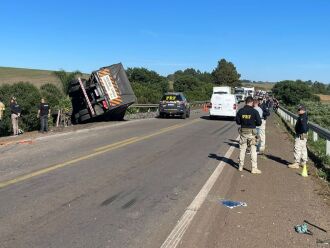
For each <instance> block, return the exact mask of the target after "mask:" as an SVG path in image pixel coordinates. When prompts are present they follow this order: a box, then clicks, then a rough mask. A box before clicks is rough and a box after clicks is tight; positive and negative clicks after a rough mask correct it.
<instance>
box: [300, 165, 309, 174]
mask: <svg viewBox="0 0 330 248" xmlns="http://www.w3.org/2000/svg"><path fill="white" fill-rule="evenodd" d="M301 176H302V177H308V172H307V165H306V164H304V166H303V169H302V172H301Z"/></svg>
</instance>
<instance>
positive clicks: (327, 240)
mask: <svg viewBox="0 0 330 248" xmlns="http://www.w3.org/2000/svg"><path fill="white" fill-rule="evenodd" d="M316 243H317V244H324V245H330V239H325V240H321V239H317V240H316Z"/></svg>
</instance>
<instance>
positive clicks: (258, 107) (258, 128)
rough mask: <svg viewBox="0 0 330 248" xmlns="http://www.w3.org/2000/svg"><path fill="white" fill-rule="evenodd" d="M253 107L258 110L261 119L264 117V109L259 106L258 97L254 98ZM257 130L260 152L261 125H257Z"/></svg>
mask: <svg viewBox="0 0 330 248" xmlns="http://www.w3.org/2000/svg"><path fill="white" fill-rule="evenodd" d="M253 108H254V109H255V110H257V111H258V113H259V116H260V119H262V116H263V111H262V109H261V108H260V106H259V100H258V99H254V100H253ZM256 131H257V135H256V137H257V153H259V152H260V143H261V142H260V127H256Z"/></svg>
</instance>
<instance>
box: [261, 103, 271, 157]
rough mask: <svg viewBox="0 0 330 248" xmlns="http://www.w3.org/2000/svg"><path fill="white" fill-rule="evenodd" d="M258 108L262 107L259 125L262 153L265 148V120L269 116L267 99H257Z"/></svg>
mask: <svg viewBox="0 0 330 248" xmlns="http://www.w3.org/2000/svg"><path fill="white" fill-rule="evenodd" d="M259 101H260V108H261V109H262V118H261V121H262V123H261V126H260V149H259V152H260V153H264V151H265V149H266V120H267V118H268V116H270V111H269V103H268V102H267V101H263V99H262V98H260V99H259Z"/></svg>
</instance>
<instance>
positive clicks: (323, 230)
mask: <svg viewBox="0 0 330 248" xmlns="http://www.w3.org/2000/svg"><path fill="white" fill-rule="evenodd" d="M304 222H305V223H307V224H308V225H311V226H313V227H315V228H317V229H319V230H321V231H322V232H327V230H325V229H323V228H321V227H319V226H317V225H315V224H312V223H310V222H309V221H307V220H304Z"/></svg>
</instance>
